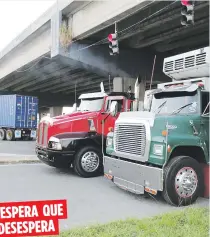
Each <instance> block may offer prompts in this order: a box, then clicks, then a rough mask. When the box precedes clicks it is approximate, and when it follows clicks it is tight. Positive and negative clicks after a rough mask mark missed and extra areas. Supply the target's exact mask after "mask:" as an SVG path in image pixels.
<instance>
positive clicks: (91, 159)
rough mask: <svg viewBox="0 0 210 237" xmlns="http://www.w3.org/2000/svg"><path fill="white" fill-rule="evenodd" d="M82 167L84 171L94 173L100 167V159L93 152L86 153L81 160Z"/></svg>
mask: <svg viewBox="0 0 210 237" xmlns="http://www.w3.org/2000/svg"><path fill="white" fill-rule="evenodd" d="M81 165H82V168H83V170H84V171H86V172H94V171H96V170H97V169H98V166H99V157H98V155H97V154H96V153H95V152H93V151H88V152H86V153H85V154H84V155H83V156H82V159H81Z"/></svg>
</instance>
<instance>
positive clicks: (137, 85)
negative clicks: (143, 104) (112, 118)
mask: <svg viewBox="0 0 210 237" xmlns="http://www.w3.org/2000/svg"><path fill="white" fill-rule="evenodd" d="M139 87H140V84H139V78H138V77H137V79H136V82H135V88H134V95H135V101H134V103H133V105H134V106H133V110H134V111H138V107H139Z"/></svg>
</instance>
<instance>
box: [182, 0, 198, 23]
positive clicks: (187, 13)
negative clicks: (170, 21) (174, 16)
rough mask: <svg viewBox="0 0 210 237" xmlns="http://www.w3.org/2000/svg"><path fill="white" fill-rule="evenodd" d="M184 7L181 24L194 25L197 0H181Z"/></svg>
mask: <svg viewBox="0 0 210 237" xmlns="http://www.w3.org/2000/svg"><path fill="white" fill-rule="evenodd" d="M181 4H182V9H181V15H182V18H181V25H183V26H191V25H194V11H195V10H194V6H195V1H194V0H193V1H190V0H181Z"/></svg>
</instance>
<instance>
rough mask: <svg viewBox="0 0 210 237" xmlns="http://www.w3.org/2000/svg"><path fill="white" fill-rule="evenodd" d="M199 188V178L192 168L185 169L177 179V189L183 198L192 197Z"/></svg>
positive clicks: (178, 174)
mask: <svg viewBox="0 0 210 237" xmlns="http://www.w3.org/2000/svg"><path fill="white" fill-rule="evenodd" d="M197 186H198V177H197V174H196V172H195V170H194V169H193V168H191V167H183V168H182V169H180V170H179V172H178V173H177V175H176V177H175V189H176V192H177V194H178V195H179V196H180V197H182V198H188V197H191V196H192V195H193V194H194V192H195V190H196V188H197Z"/></svg>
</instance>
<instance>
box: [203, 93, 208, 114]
mask: <svg viewBox="0 0 210 237" xmlns="http://www.w3.org/2000/svg"><path fill="white" fill-rule="evenodd" d="M202 114H209V93H208V92H203V93H202Z"/></svg>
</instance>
